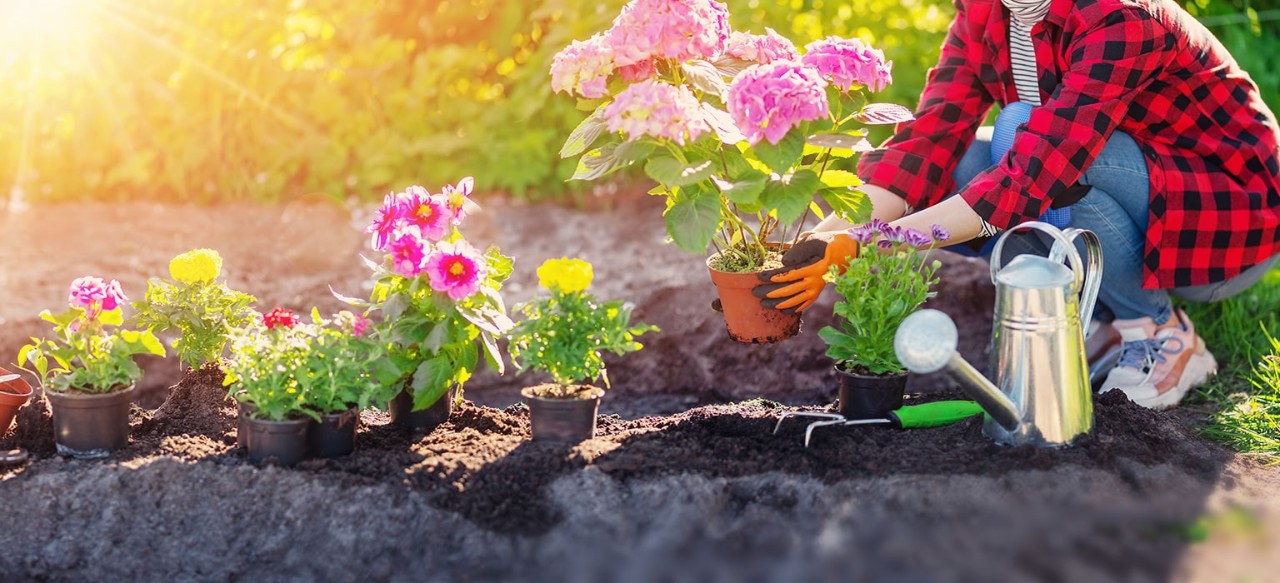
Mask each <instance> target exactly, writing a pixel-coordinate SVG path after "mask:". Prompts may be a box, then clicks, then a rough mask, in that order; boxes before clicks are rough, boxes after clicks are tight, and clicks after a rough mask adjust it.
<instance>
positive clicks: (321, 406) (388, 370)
mask: <svg viewBox="0 0 1280 583" xmlns="http://www.w3.org/2000/svg"><path fill="white" fill-rule="evenodd" d="M311 320H312V322H313V323H314V324H315V325H316V327H317V333H316V335H315V337H313V338H312V339H311V346H310V349H309V350H308V352H307V358H306V360H305V362H304V364H303V367H302V368H301V369H299V370H298V371H297V372H296V374H295V377H296V379H297V380H298V382H299V384H300V385H301V386H300V388H299V390H300V391H301V393H302V394H303V395H304V396H305V400H306V406H307V407H309V408H310V409H312V410H314V411H315V413H316V415H317V416H318V418H313V419H312V421H311V426H310V428H309V429H308V430H307V431H308V432H307V451H308V453H309V454H310V455H313V456H317V457H326V458H331V457H340V456H344V455H347V454H349V453H351V452H352V451H353V450H354V449H355V435H356V428H357V426H358V423H359V420H360V411H361V410H362V409H366V408H368V407H369V406H371V405H379V406H384V407H385V406H386V404H387V402H388V401H390V400H391V398H392V397H393V396H394V392H398V389H399V387H396V386H395V382H396V380H397V379H399V378H400V370H399V368H398V367H396V366H395V365H394V364H393V363H392V362H391V361H390V360H388V359H387V358H386V352H387V351H386V347H385V346H384V345H383V344H384V343H382V342H380V341H379V340H378V339H376V338H373V337H372V336H371V334H370V329H371V327H372V324H371V323H370V322H369V320H368V319H366V318H365V317H364V316H361V315H360V314H354V313H352V312H349V311H347V310H343V311H341V312H338V313H337V314H336V315H334V317H333V318H332V319H329V320H326V319H323V318H321V317H320V313H319V312H318V311H317V310H315V309H314V308H313V309H312V310H311ZM389 387H390V388H391V390H392V391H394V392H392V393H391V394H388V392H389V389H388V388H389Z"/></svg>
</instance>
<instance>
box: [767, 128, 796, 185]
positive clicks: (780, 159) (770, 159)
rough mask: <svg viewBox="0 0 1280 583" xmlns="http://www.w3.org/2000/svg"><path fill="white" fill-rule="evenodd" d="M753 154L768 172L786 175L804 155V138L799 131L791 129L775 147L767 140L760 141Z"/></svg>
mask: <svg viewBox="0 0 1280 583" xmlns="http://www.w3.org/2000/svg"><path fill="white" fill-rule="evenodd" d="M755 152H756V157H757V158H759V159H760V161H761V162H764V163H765V165H766V166H768V167H769V169H770V170H773V171H774V172H777V173H778V174H786V173H788V172H790V171H791V167H792V166H793V165H795V163H796V162H799V161H800V156H801V155H802V154H804V138H803V137H802V136H801V133H800V131H798V130H794V129H793V130H791V131H790V132H787V135H786V136H783V138H782V139H781V140H779V141H778V143H777V144H776V145H775V144H770V143H769V141H768V140H761V141H760V143H758V144H756V145H755Z"/></svg>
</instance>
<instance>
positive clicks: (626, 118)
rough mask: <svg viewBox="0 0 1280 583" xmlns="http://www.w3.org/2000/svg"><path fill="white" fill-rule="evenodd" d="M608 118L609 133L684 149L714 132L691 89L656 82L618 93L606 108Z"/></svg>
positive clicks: (643, 82)
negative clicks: (671, 143)
mask: <svg viewBox="0 0 1280 583" xmlns="http://www.w3.org/2000/svg"><path fill="white" fill-rule="evenodd" d="M604 118H605V124H606V126H607V127H608V128H609V131H613V132H622V133H623V134H626V135H627V137H629V138H638V137H640V136H653V137H655V138H666V139H670V140H672V141H674V142H676V143H677V144H680V145H682V146H683V145H685V144H686V143H688V142H691V141H693V140H696V139H698V136H700V135H702V134H703V133H706V132H710V131H711V127H710V126H708V125H707V122H706V121H704V120H703V119H702V114H701V113H700V112H699V105H698V98H697V97H694V95H693V92H692V91H690V90H689V88H688V87H684V86H680V87H677V86H675V85H671V84H668V83H664V82H662V81H658V80H652V79H651V80H648V81H641V82H639V83H636V84H633V85H631V86H630V87H627V88H626V89H623V90H622V92H620V93H618V96H617V98H615V99H614V101H613V103H610V104H609V105H608V106H606V107H605V110H604Z"/></svg>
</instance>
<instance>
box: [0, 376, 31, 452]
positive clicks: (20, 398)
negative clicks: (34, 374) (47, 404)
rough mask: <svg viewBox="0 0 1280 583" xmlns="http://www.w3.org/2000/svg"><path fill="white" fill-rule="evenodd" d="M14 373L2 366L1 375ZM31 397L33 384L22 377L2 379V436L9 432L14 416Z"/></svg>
mask: <svg viewBox="0 0 1280 583" xmlns="http://www.w3.org/2000/svg"><path fill="white" fill-rule="evenodd" d="M13 374H14V373H12V372H9V371H8V370H7V369H5V368H4V367H0V377H6V376H10V375H13ZM30 398H31V385H29V384H27V381H25V380H22V377H16V378H12V379H9V380H7V381H0V437H3V436H4V434H5V433H8V431H9V426H11V425H13V418H14V417H16V416H17V414H18V409H20V408H22V406H23V405H26V404H27V401H28V400H29V399H30Z"/></svg>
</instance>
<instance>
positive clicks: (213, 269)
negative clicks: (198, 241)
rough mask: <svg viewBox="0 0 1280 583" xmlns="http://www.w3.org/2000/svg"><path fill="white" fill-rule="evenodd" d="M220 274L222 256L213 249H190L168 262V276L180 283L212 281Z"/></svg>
mask: <svg viewBox="0 0 1280 583" xmlns="http://www.w3.org/2000/svg"><path fill="white" fill-rule="evenodd" d="M220 273H222V256H221V255H219V254H218V252H217V251H214V250H213V249H192V250H190V251H187V252H186V253H183V254H181V255H179V256H177V257H174V258H173V259H171V260H170V261H169V275H171V276H173V279H175V280H177V281H180V282H182V283H198V282H202V281H213V280H214V279H215V278H217V277H218V274H220Z"/></svg>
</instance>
